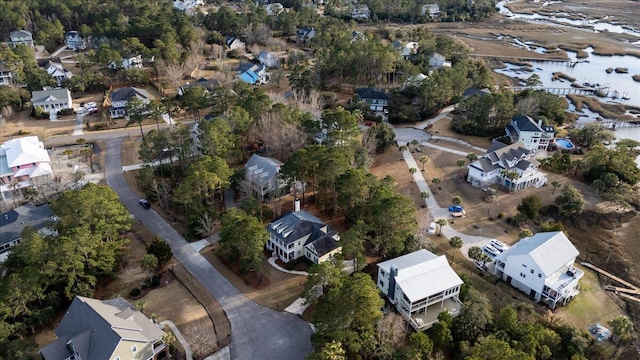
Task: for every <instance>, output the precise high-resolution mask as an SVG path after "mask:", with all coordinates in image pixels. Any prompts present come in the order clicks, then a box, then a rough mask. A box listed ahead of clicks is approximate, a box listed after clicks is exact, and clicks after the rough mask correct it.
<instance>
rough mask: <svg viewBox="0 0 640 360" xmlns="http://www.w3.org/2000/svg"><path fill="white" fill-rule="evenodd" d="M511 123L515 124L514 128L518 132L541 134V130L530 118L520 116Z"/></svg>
mask: <svg viewBox="0 0 640 360" xmlns="http://www.w3.org/2000/svg"><path fill="white" fill-rule="evenodd" d="M513 122H515V123H516V126H517V127H518V129H520V131H539V132H542V129H541V128H540V127H539V126H538V124H536V122H535V121H533V119H532V118H531V117H530V116H527V115H520V116H516V117H514V118H513Z"/></svg>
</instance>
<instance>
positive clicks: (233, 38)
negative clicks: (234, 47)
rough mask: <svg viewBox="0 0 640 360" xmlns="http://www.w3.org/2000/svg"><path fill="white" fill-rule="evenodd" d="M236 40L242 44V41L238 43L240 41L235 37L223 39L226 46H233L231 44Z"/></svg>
mask: <svg viewBox="0 0 640 360" xmlns="http://www.w3.org/2000/svg"><path fill="white" fill-rule="evenodd" d="M236 40H238V41H239V42H242V41H240V39H238V38H237V37H235V36H227V37H226V38H225V43H226V44H227V46H231V44H233V42H234V41H236Z"/></svg>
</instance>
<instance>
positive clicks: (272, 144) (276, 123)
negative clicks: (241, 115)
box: [249, 112, 307, 159]
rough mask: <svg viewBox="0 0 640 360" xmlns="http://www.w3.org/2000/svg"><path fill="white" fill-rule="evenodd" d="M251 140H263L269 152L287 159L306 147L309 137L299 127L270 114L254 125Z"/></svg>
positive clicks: (272, 113) (250, 131)
mask: <svg viewBox="0 0 640 360" xmlns="http://www.w3.org/2000/svg"><path fill="white" fill-rule="evenodd" d="M249 138H250V139H251V138H253V139H256V140H261V141H262V143H263V144H264V147H265V150H266V151H267V152H269V153H271V154H273V155H274V156H276V157H281V158H284V159H286V158H288V157H289V155H291V154H292V153H293V152H295V151H296V150H299V149H301V148H302V147H304V144H305V141H306V140H307V135H306V134H305V132H304V131H303V130H302V129H301V128H300V127H299V126H298V125H295V124H291V123H288V122H286V121H285V120H284V119H283V118H282V117H281V116H279V115H278V114H277V113H274V112H268V113H266V114H264V115H262V116H261V117H260V119H258V121H256V122H255V123H254V125H253V126H252V128H251V129H250V130H249Z"/></svg>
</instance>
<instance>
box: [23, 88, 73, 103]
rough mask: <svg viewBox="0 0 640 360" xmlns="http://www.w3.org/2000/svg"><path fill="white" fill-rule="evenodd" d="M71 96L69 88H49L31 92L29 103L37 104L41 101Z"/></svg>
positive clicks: (61, 99)
mask: <svg viewBox="0 0 640 360" xmlns="http://www.w3.org/2000/svg"><path fill="white" fill-rule="evenodd" d="M70 97H71V93H70V92H69V89H49V90H39V91H34V92H32V93H31V103H33V104H38V103H42V102H51V101H54V102H55V101H63V100H68V99H69V98H70Z"/></svg>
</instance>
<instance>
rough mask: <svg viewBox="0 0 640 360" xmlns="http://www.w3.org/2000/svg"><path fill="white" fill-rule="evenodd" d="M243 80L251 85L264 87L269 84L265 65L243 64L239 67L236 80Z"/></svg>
mask: <svg viewBox="0 0 640 360" xmlns="http://www.w3.org/2000/svg"><path fill="white" fill-rule="evenodd" d="M238 79H239V80H242V81H244V82H246V83H247V84H251V85H262V84H266V83H268V82H269V74H268V73H267V67H266V66H265V65H262V64H260V65H257V64H252V63H247V62H243V63H240V65H239V66H238V75H236V80H238Z"/></svg>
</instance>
